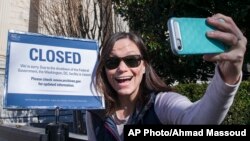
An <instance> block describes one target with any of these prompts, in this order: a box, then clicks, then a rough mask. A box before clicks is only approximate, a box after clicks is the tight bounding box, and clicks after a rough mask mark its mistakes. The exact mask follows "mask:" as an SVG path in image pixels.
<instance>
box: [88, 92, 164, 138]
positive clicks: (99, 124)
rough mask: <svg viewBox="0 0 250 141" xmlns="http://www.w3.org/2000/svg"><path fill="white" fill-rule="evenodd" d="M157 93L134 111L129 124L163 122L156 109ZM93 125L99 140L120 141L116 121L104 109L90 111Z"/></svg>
mask: <svg viewBox="0 0 250 141" xmlns="http://www.w3.org/2000/svg"><path fill="white" fill-rule="evenodd" d="M154 102H155V94H153V93H152V94H151V97H150V99H149V101H148V103H147V104H146V105H145V106H144V107H142V108H141V109H140V110H139V111H137V112H134V113H133V114H132V117H130V119H129V121H128V123H127V124H161V122H160V120H159V119H158V117H157V115H156V113H155V110H154ZM89 112H90V113H91V117H92V122H93V123H92V125H93V127H94V132H95V134H96V139H97V140H98V141H120V140H121V139H120V136H119V134H118V131H117V127H116V124H115V121H114V120H113V118H112V117H110V116H108V117H107V116H105V113H104V110H91V111H89Z"/></svg>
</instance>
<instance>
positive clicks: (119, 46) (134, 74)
mask: <svg viewBox="0 0 250 141" xmlns="http://www.w3.org/2000/svg"><path fill="white" fill-rule="evenodd" d="M135 55H137V56H135ZM138 55H139V56H138ZM128 56H129V57H128ZM140 56H141V53H140V51H139V49H138V47H137V46H136V44H135V43H134V42H132V41H131V40H129V39H127V38H125V39H120V40H118V41H116V43H115V44H114V47H113V49H112V51H111V53H110V56H109V57H110V58H113V61H110V64H111V65H113V67H112V68H111V69H110V68H108V67H107V65H106V67H105V70H106V74H107V78H108V81H109V83H110V84H111V86H112V87H113V88H114V90H115V91H116V92H117V93H118V95H119V96H132V97H136V96H137V94H138V91H139V87H140V83H141V81H142V77H143V74H144V73H145V65H144V62H143V60H141V59H138V57H140ZM124 57H125V58H124ZM114 58H116V59H114ZM121 58H124V59H121ZM135 58H137V60H138V62H140V64H139V65H138V64H137V65H138V66H137V65H131V63H132V64H135V62H137V61H135ZM110 60H112V59H110ZM114 60H116V61H114ZM118 60H122V61H120V62H119V61H118ZM115 62H116V63H115ZM117 62H118V63H117ZM126 63H127V64H126ZM114 64H118V65H114ZM114 66H117V67H114Z"/></svg>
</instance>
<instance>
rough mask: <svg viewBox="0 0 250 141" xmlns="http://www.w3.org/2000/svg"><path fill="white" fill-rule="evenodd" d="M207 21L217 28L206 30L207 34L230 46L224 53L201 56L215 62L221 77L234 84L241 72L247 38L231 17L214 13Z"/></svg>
mask: <svg viewBox="0 0 250 141" xmlns="http://www.w3.org/2000/svg"><path fill="white" fill-rule="evenodd" d="M207 22H208V24H210V25H212V26H214V27H216V28H217V29H218V30H216V31H211V32H207V36H208V37H210V38H213V39H217V40H220V41H222V42H223V43H224V44H226V45H228V46H230V48H229V50H228V51H227V52H225V53H221V54H214V55H211V54H210V55H204V56H203V58H204V60H206V61H212V62H217V63H218V65H219V70H220V74H221V76H222V79H223V80H224V81H225V82H226V83H228V84H235V83H237V82H238V80H239V78H240V75H241V72H242V66H243V60H244V54H245V52H246V44H247V39H246V37H245V36H244V35H243V33H242V32H241V31H240V29H239V28H238V27H237V25H236V24H235V23H234V21H233V20H232V18H231V17H227V16H225V15H222V14H215V15H213V16H212V17H208V18H207Z"/></svg>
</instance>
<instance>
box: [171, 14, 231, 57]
mask: <svg viewBox="0 0 250 141" xmlns="http://www.w3.org/2000/svg"><path fill="white" fill-rule="evenodd" d="M168 29H169V33H170V34H169V35H170V43H171V49H172V51H173V53H174V54H177V55H192V54H215V53H222V52H225V51H226V50H227V47H226V46H225V45H224V44H223V43H222V42H220V41H218V40H215V39H210V38H208V37H207V36H206V32H207V31H211V30H214V28H213V27H211V26H209V25H208V24H207V23H206V19H205V18H171V19H169V21H168Z"/></svg>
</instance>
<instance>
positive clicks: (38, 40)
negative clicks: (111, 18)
mask: <svg viewBox="0 0 250 141" xmlns="http://www.w3.org/2000/svg"><path fill="white" fill-rule="evenodd" d="M7 54H8V55H7V62H6V81H5V95H4V107H5V108H15V109H16V108H25V109H26V108H29V109H32V108H40V109H54V108H55V107H60V108H63V109H93V108H94V109H97V108H104V104H103V97H102V96H100V95H98V94H97V93H96V92H95V89H94V87H93V84H92V79H93V78H94V76H93V75H94V74H95V73H94V71H95V65H96V62H97V55H98V44H97V41H95V40H84V39H78V38H66V37H58V36H45V35H40V34H32V33H18V32H14V31H12V32H9V36H8V51H7Z"/></svg>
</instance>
